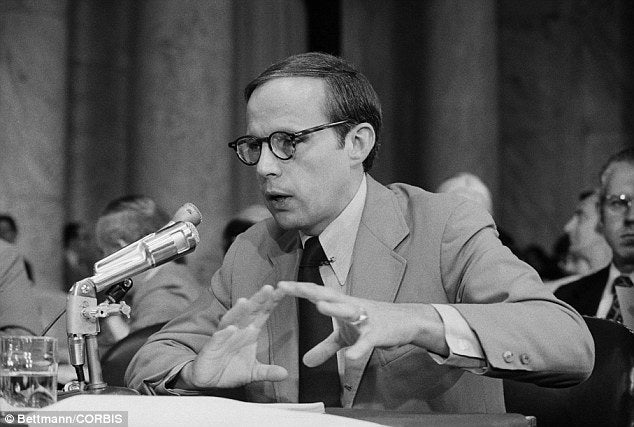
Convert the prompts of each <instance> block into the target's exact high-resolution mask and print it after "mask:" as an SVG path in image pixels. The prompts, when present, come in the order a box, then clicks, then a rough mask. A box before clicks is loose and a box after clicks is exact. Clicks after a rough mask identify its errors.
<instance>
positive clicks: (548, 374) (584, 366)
mask: <svg viewBox="0 0 634 427" xmlns="http://www.w3.org/2000/svg"><path fill="white" fill-rule="evenodd" d="M441 274H442V276H443V282H444V285H445V287H446V288H448V289H451V290H452V292H453V293H454V295H453V298H454V300H455V304H454V305H453V306H454V307H455V308H456V309H457V310H458V311H459V312H460V314H461V315H462V316H463V317H464V319H465V320H466V321H467V323H468V324H469V326H470V327H471V329H472V330H473V331H474V332H475V334H476V336H477V337H478V339H479V341H480V344H481V345H482V349H483V350H484V353H485V356H486V360H487V363H488V365H489V369H488V370H487V372H486V375H489V376H493V377H503V378H513V379H517V380H523V381H530V382H534V383H537V384H541V385H547V386H569V385H573V384H576V383H579V382H581V381H583V380H585V379H586V378H587V377H588V376H589V375H590V373H591V372H592V367H593V364H594V341H593V339H592V336H591V334H590V332H589V330H588V328H587V326H586V324H585V322H584V320H583V318H582V317H581V316H580V315H579V314H578V313H577V312H576V311H575V310H574V309H573V308H572V307H570V306H569V305H568V304H566V303H564V302H562V301H560V300H558V299H557V298H555V297H554V295H553V294H552V293H551V292H550V291H549V290H548V289H547V288H546V286H544V285H543V283H542V282H541V280H540V278H539V276H538V275H537V272H535V270H533V269H532V268H531V267H530V266H528V265H527V264H526V263H524V262H523V261H521V260H519V259H518V258H517V257H516V256H515V255H513V254H512V253H511V251H510V250H509V249H508V248H507V247H505V246H503V245H502V243H501V242H500V240H499V239H498V235H497V231H496V229H495V224H494V223H493V220H492V218H491V217H490V216H489V215H488V214H487V213H486V212H484V211H483V210H482V209H479V208H478V207H477V206H475V205H474V204H472V203H471V202H466V201H465V202H464V203H462V204H460V205H458V206H457V207H456V208H455V209H454V211H453V213H452V215H451V216H450V217H449V219H448V221H447V223H446V224H445V230H444V232H443V236H442V247H441Z"/></svg>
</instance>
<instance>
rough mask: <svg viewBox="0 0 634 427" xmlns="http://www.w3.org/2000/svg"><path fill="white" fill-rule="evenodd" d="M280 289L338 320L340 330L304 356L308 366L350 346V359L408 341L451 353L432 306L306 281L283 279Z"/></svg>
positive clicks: (439, 318)
mask: <svg viewBox="0 0 634 427" xmlns="http://www.w3.org/2000/svg"><path fill="white" fill-rule="evenodd" d="M278 290H281V291H283V292H284V293H285V294H287V295H291V296H295V297H299V298H306V299H308V300H310V301H312V302H313V303H314V304H316V305H317V310H319V312H320V313H322V314H324V315H326V316H331V317H333V318H335V320H336V322H337V325H338V328H337V329H338V330H335V331H334V332H333V333H332V334H331V335H330V336H329V337H328V338H326V339H325V340H324V341H322V342H321V343H319V344H317V345H316V346H315V347H313V348H312V349H311V350H310V351H308V352H307V353H306V354H305V355H304V359H303V361H304V364H305V365H306V366H309V367H313V366H317V365H320V364H322V363H324V362H325V361H326V360H328V359H329V358H330V357H331V356H332V355H334V354H335V353H336V352H337V351H338V350H340V349H342V348H346V347H349V348H348V349H347V350H346V352H345V355H346V358H347V359H350V360H356V359H359V358H361V357H362V356H363V355H364V354H368V353H369V352H371V351H372V349H373V348H374V347H392V346H398V345H405V344H414V345H418V346H420V347H423V348H425V349H427V350H429V351H432V352H434V353H437V354H441V355H447V354H449V348H448V346H447V343H446V342H445V336H444V326H443V323H442V319H441V317H440V315H439V314H438V313H437V312H436V310H435V309H434V308H433V307H432V306H431V305H428V304H395V303H387V302H380V301H372V300H366V299H361V298H355V297H351V296H348V295H344V294H341V293H339V292H336V291H333V290H332V289H328V288H326V287H324V286H318V285H315V284H314V283H305V282H279V284H278ZM364 316H367V318H366V317H364ZM360 319H361V320H360ZM364 319H365V320H364ZM359 320H360V321H359Z"/></svg>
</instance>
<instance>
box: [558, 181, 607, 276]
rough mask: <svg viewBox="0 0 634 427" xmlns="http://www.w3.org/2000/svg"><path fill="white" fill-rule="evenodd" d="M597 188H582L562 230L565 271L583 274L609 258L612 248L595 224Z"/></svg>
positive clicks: (596, 221) (603, 263) (594, 269)
mask: <svg viewBox="0 0 634 427" xmlns="http://www.w3.org/2000/svg"><path fill="white" fill-rule="evenodd" d="M599 202H600V200H599V192H598V191H584V192H582V193H581V194H580V195H579V203H578V204H577V206H576V208H575V211H574V213H573V215H572V217H571V218H570V220H569V221H568V222H567V223H566V225H565V226H564V231H565V232H566V234H567V235H568V238H569V239H570V246H569V248H568V256H569V257H570V264H568V271H570V272H571V273H572V274H580V275H586V274H590V273H592V272H594V271H597V270H599V269H602V268H604V267H605V266H606V265H608V264H609V263H610V261H611V260H612V249H611V248H610V245H608V242H607V241H606V240H605V237H604V236H603V234H601V233H600V232H599V231H598V227H599Z"/></svg>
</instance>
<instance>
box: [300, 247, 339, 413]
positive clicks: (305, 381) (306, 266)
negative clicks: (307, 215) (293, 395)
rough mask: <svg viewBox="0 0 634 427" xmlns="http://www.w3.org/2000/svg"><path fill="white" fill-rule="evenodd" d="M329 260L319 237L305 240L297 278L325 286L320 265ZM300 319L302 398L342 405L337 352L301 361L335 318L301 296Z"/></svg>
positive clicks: (308, 400) (328, 331)
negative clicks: (311, 363) (313, 362)
mask: <svg viewBox="0 0 634 427" xmlns="http://www.w3.org/2000/svg"><path fill="white" fill-rule="evenodd" d="M326 261H327V258H326V254H325V253H324V250H323V249H322V247H321V243H320V242H319V239H318V238H317V237H311V238H310V239H308V240H307V241H306V244H305V246H304V253H303V254H302V259H301V261H300V263H299V273H298V274H297V281H299V282H312V283H316V284H317V285H321V286H324V282H323V281H322V279H321V275H320V274H319V266H320V265H323V264H324V262H326ZM298 320H299V401H300V402H324V405H325V406H327V407H340V406H341V399H340V382H339V372H338V369H337V356H336V355H335V356H333V357H331V358H330V359H328V360H327V361H326V362H325V363H323V364H322V365H319V366H316V367H314V368H309V367H307V366H306V365H304V363H303V362H302V358H303V357H304V354H305V353H306V352H307V351H308V350H310V349H311V348H313V347H314V346H315V345H317V344H319V343H320V342H321V341H323V340H324V339H325V338H326V337H328V335H330V334H331V333H332V319H331V318H330V317H329V316H324V315H323V314H321V313H320V312H319V311H317V307H316V306H315V304H313V303H312V302H310V301H308V300H307V299H304V298H299V299H298Z"/></svg>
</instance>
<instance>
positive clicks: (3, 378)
mask: <svg viewBox="0 0 634 427" xmlns="http://www.w3.org/2000/svg"><path fill="white" fill-rule="evenodd" d="M56 401H57V339H56V338H52V337H35V336H3V337H0V413H2V414H6V413H10V412H13V411H30V410H33V409H36V408H42V407H44V406H48V405H51V404H53V403H55V402H56Z"/></svg>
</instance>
